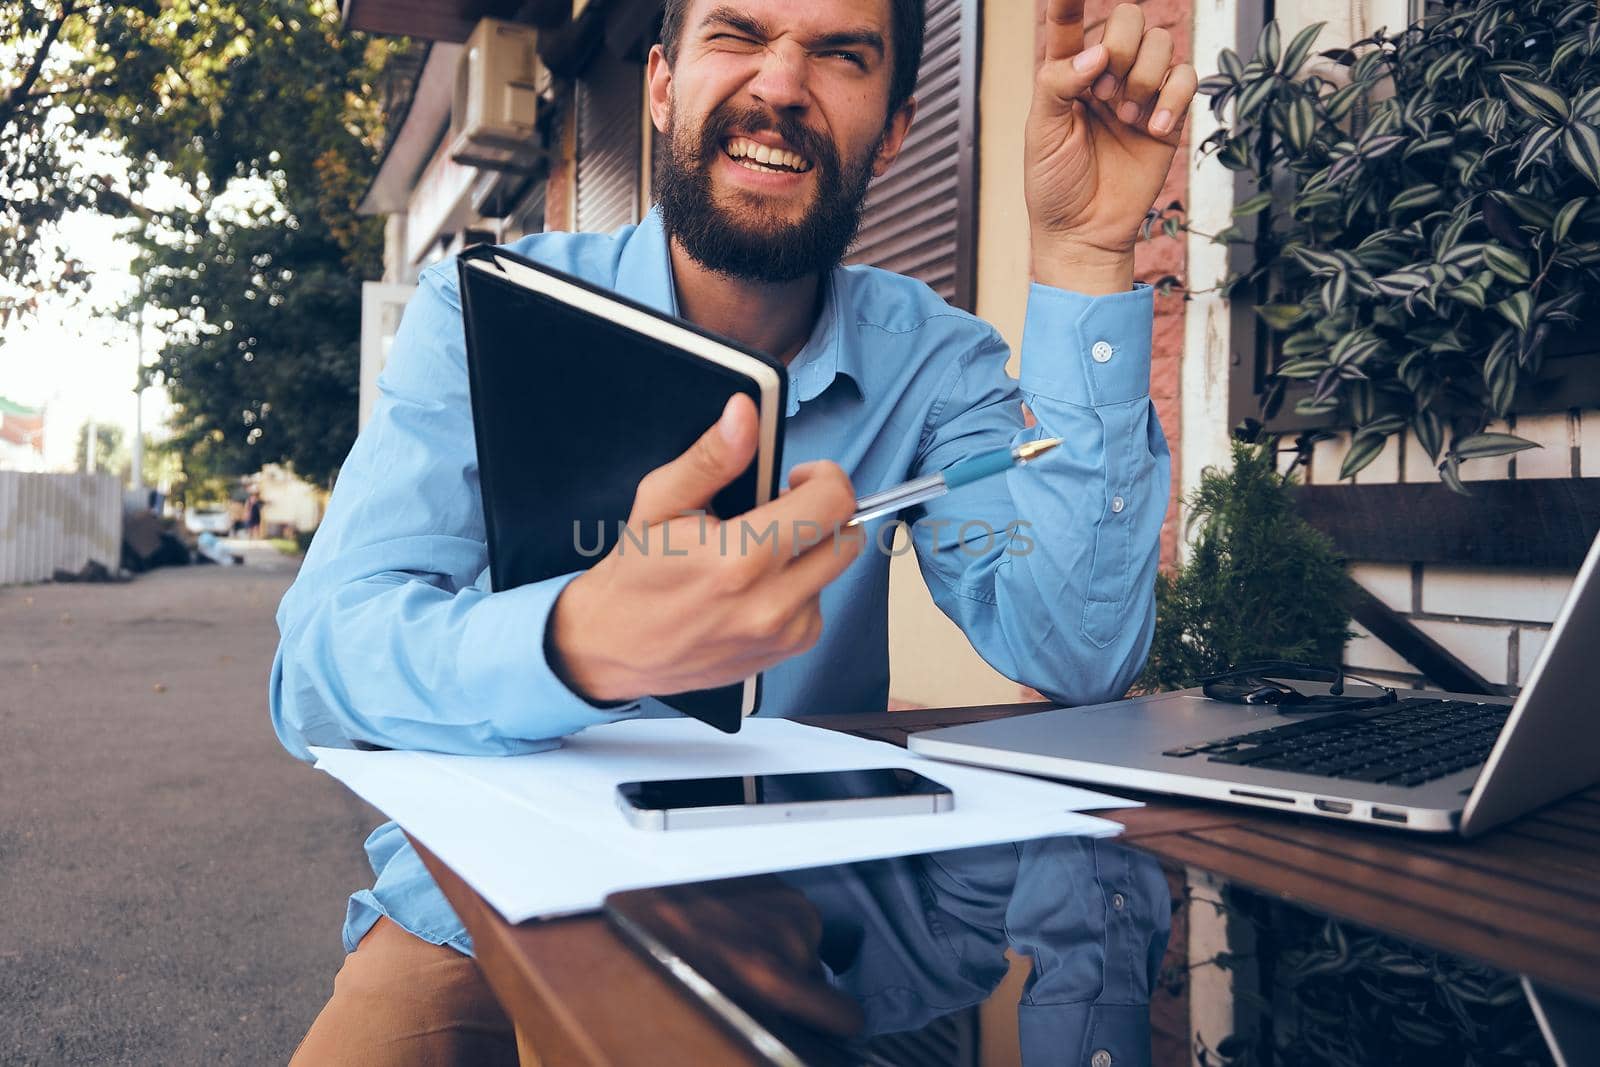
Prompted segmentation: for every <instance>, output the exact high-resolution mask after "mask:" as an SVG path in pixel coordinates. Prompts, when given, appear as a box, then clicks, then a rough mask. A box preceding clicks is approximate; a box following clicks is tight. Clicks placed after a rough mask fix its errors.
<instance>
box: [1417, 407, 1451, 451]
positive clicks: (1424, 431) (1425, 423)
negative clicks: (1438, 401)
mask: <svg viewBox="0 0 1600 1067" xmlns="http://www.w3.org/2000/svg"><path fill="white" fill-rule="evenodd" d="M1411 429H1412V430H1414V431H1415V432H1416V435H1417V441H1418V442H1419V443H1420V444H1421V445H1422V447H1423V448H1424V449H1426V450H1427V453H1428V458H1429V459H1433V460H1437V459H1438V458H1439V450H1440V449H1441V448H1443V447H1444V425H1443V424H1442V423H1441V422H1440V421H1439V416H1437V415H1435V414H1434V413H1433V412H1431V411H1419V412H1417V413H1416V414H1415V415H1413V416H1411Z"/></svg>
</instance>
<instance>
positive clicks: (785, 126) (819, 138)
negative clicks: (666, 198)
mask: <svg viewBox="0 0 1600 1067" xmlns="http://www.w3.org/2000/svg"><path fill="white" fill-rule="evenodd" d="M735 130H737V131H738V132H740V133H747V134H748V133H764V132H771V133H776V134H777V135H778V136H779V137H781V138H783V140H784V142H785V143H786V144H788V146H789V147H790V148H792V149H794V150H795V151H796V152H799V153H800V154H801V155H802V156H804V157H805V158H806V159H807V160H809V161H810V162H811V163H812V165H814V166H816V167H818V168H820V169H821V170H822V171H823V172H824V173H827V174H837V173H838V172H839V152H838V150H837V149H836V148H835V147H834V145H833V142H832V141H830V140H828V138H826V137H824V136H823V135H822V134H820V133H818V132H816V131H815V130H813V129H811V128H810V127H808V126H805V125H803V124H801V123H800V122H799V120H797V119H795V118H794V117H793V116H790V115H780V114H774V113H773V112H772V111H769V110H767V109H766V108H760V107H744V108H735V107H730V106H723V107H719V108H717V109H716V110H715V111H713V112H712V113H711V114H710V115H709V116H707V117H706V121H705V125H704V126H702V127H701V130H700V162H701V163H702V164H704V165H709V164H710V163H711V162H712V161H713V160H714V159H716V157H717V153H719V152H721V151H722V141H723V139H724V138H725V137H726V136H727V135H728V134H729V133H730V132H733V131H735Z"/></svg>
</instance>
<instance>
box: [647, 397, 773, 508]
mask: <svg viewBox="0 0 1600 1067" xmlns="http://www.w3.org/2000/svg"><path fill="white" fill-rule="evenodd" d="M755 453H756V406H755V404H754V403H753V402H752V401H751V399H750V398H749V397H747V396H745V395H744V394H743V393H735V394H734V395H733V396H732V397H730V398H729V400H728V403H727V405H726V406H725V407H724V408H723V409H722V417H721V418H719V419H718V420H717V421H716V423H715V425H713V426H712V427H711V428H710V429H709V430H707V431H706V432H705V433H703V434H701V435H700V439H699V440H698V441H696V442H695V443H694V444H692V445H690V446H689V450H688V451H687V452H684V453H683V455H681V456H679V457H678V458H677V459H675V460H673V461H672V462H670V463H667V464H664V465H662V466H660V467H657V468H656V469H655V470H653V471H651V472H650V473H649V474H647V475H645V476H644V479H643V480H642V481H641V482H640V483H639V490H638V492H637V493H636V494H635V496H634V500H633V515H632V516H630V521H632V522H664V521H666V520H667V519H670V518H672V517H673V516H675V515H678V514H681V513H682V512H685V511H694V510H696V509H700V508H705V507H707V506H709V505H710V503H711V498H712V497H714V496H716V495H717V492H718V490H720V489H721V488H722V487H723V486H725V485H727V484H728V483H729V482H731V481H733V480H734V479H735V478H737V477H738V476H739V475H740V474H742V473H743V472H744V469H745V468H746V467H748V466H749V465H750V460H751V459H752V458H754V457H755Z"/></svg>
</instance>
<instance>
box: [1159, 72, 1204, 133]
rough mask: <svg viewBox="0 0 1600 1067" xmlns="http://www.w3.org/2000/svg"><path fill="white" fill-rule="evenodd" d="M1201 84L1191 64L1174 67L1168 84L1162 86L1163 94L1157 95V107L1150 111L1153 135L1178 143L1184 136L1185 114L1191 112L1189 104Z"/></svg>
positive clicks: (1168, 77) (1168, 76) (1169, 75)
mask: <svg viewBox="0 0 1600 1067" xmlns="http://www.w3.org/2000/svg"><path fill="white" fill-rule="evenodd" d="M1199 85H1200V76H1199V75H1198V74H1196V73H1195V70H1194V67H1193V66H1191V65H1190V64H1188V63H1180V64H1178V65H1177V66H1176V67H1173V68H1172V73H1170V74H1168V75H1167V82H1166V84H1165V85H1163V86H1162V87H1161V95H1159V96H1157V97H1156V103H1155V107H1154V108H1152V109H1151V111H1150V123H1149V129H1150V133H1151V134H1152V135H1154V136H1156V137H1159V138H1161V139H1162V140H1163V141H1167V142H1170V143H1172V144H1177V143H1178V138H1180V137H1181V136H1183V120H1184V116H1186V115H1187V114H1188V113H1189V104H1190V102H1191V101H1192V100H1194V94H1195V90H1196V89H1197V88H1198V87H1199Z"/></svg>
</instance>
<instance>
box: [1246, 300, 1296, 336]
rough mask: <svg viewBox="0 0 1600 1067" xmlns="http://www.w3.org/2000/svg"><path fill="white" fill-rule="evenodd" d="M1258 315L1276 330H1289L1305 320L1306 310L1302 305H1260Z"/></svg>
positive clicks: (1257, 310) (1257, 308)
mask: <svg viewBox="0 0 1600 1067" xmlns="http://www.w3.org/2000/svg"><path fill="white" fill-rule="evenodd" d="M1256 314H1257V315H1258V316H1260V318H1261V321H1262V322H1264V323H1266V324H1267V325H1268V326H1270V327H1272V328H1273V329H1274V330H1287V329H1290V328H1291V327H1293V326H1294V324H1295V323H1297V322H1299V321H1300V320H1301V319H1303V318H1305V314H1306V309H1305V308H1304V307H1303V306H1301V305H1300V304H1258V305H1256Z"/></svg>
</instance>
